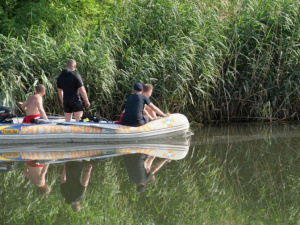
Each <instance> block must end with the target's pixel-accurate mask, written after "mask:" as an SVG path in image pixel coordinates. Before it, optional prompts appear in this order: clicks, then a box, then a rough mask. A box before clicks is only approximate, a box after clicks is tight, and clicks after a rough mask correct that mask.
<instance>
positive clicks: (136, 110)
mask: <svg viewBox="0 0 300 225" xmlns="http://www.w3.org/2000/svg"><path fill="white" fill-rule="evenodd" d="M142 92H143V85H142V84H141V83H136V84H135V85H134V86H133V94H132V95H130V96H129V97H128V98H127V101H126V104H125V112H124V115H123V117H122V125H126V126H132V127H138V126H142V125H144V124H146V123H148V122H149V114H147V112H146V115H144V114H143V112H145V110H144V106H145V105H148V107H149V108H151V109H152V110H153V111H154V112H156V113H157V114H158V115H160V116H162V117H168V116H169V113H163V112H162V111H161V110H160V109H159V108H158V107H156V106H155V105H154V104H153V103H152V102H151V101H150V99H149V98H148V97H147V96H146V95H144V94H142Z"/></svg>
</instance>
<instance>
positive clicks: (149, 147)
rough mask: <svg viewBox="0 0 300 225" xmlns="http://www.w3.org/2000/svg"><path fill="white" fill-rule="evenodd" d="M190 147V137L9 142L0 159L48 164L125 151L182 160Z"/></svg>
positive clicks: (123, 153)
mask: <svg viewBox="0 0 300 225" xmlns="http://www.w3.org/2000/svg"><path fill="white" fill-rule="evenodd" d="M188 150H189V140H186V141H184V142H181V143H177V144H137V143H128V144H122V145H117V144H101V145H99V144H92V145H86V144H80V143H79V144H78V143H77V144H68V145H64V144H51V145H44V144H43V145H41V144H34V145H32V144H30V145H29V144H27V145H26V144H25V145H22V147H21V148H20V146H18V145H10V146H7V147H6V148H4V150H0V162H16V161H32V160H34V161H38V162H47V163H49V164H53V163H60V162H65V161H73V160H92V159H103V158H111V157H116V156H121V155H127V154H135V153H141V154H147V155H150V156H155V157H159V158H168V159H171V160H180V159H183V158H184V157H185V156H186V155H187V153H188Z"/></svg>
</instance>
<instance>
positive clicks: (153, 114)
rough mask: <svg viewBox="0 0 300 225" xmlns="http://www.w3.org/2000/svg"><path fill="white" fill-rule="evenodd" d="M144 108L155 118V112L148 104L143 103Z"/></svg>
mask: <svg viewBox="0 0 300 225" xmlns="http://www.w3.org/2000/svg"><path fill="white" fill-rule="evenodd" d="M145 110H146V111H147V112H148V114H149V115H150V116H151V117H152V118H153V120H156V119H157V116H156V113H155V112H154V111H153V110H152V109H151V108H150V107H149V106H147V105H145Z"/></svg>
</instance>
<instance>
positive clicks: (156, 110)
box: [148, 103, 170, 117]
mask: <svg viewBox="0 0 300 225" xmlns="http://www.w3.org/2000/svg"><path fill="white" fill-rule="evenodd" d="M148 106H149V107H150V108H151V109H152V110H153V111H154V112H156V113H157V114H158V115H160V116H162V117H168V116H170V114H169V113H163V112H162V111H161V110H160V109H159V108H158V107H156V106H155V105H154V104H153V103H150V104H149V105H148Z"/></svg>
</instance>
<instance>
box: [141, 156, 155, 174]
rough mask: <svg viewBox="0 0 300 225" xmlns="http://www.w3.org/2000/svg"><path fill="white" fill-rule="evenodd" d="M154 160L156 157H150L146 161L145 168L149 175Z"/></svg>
mask: <svg viewBox="0 0 300 225" xmlns="http://www.w3.org/2000/svg"><path fill="white" fill-rule="evenodd" d="M154 159H155V156H150V157H149V158H148V159H146V160H145V161H144V166H145V169H146V171H147V173H148V172H149V171H150V169H151V165H152V163H153V161H154Z"/></svg>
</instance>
